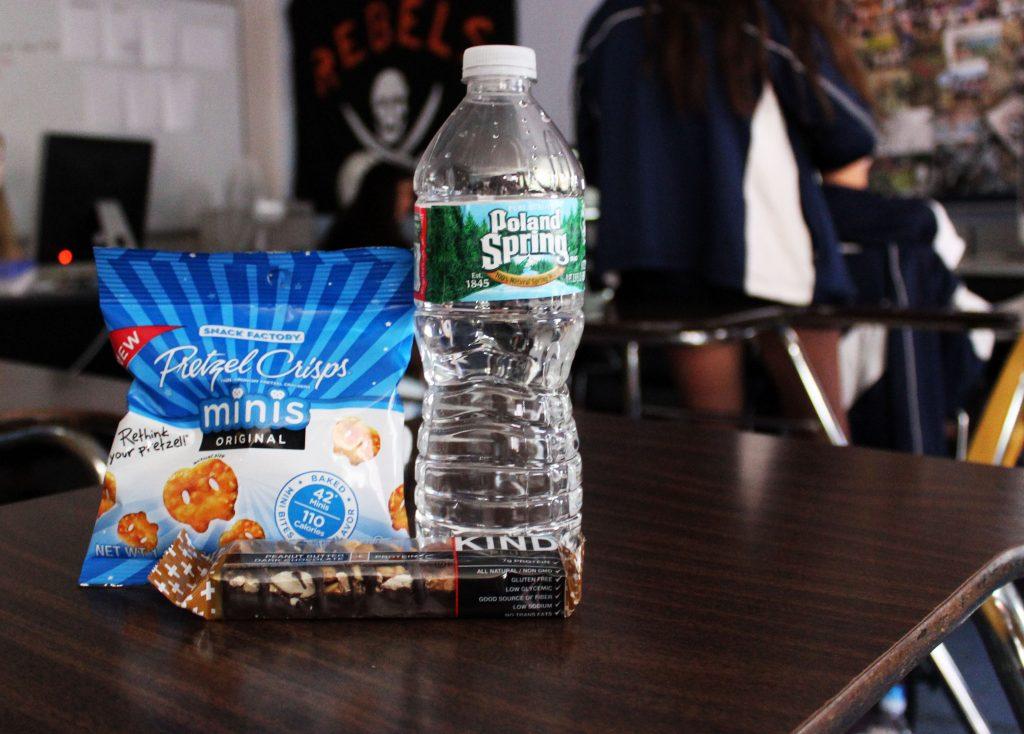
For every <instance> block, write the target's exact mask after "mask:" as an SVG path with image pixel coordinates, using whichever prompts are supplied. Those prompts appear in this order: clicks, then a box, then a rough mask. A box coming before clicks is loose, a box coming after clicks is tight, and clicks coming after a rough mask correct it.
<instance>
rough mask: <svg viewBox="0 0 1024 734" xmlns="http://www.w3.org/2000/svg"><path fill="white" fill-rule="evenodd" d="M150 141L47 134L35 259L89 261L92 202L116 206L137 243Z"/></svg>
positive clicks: (94, 228) (96, 226) (94, 222)
mask: <svg viewBox="0 0 1024 734" xmlns="http://www.w3.org/2000/svg"><path fill="white" fill-rule="evenodd" d="M152 167H153V143H152V142H151V141H149V140H137V139H136V140H129V139H122V138H99V137H84V136H78V135H59V134H53V133H51V134H48V135H46V137H45V139H44V141H43V176H42V182H41V193H40V197H39V228H38V230H37V231H38V238H37V242H38V247H37V248H36V253H37V258H38V260H39V262H40V263H42V264H61V265H68V264H70V263H72V262H76V263H77V262H83V261H91V260H92V248H93V245H94V244H95V240H96V235H97V234H98V233H99V232H100V229H101V226H100V222H99V220H98V218H97V207H96V205H97V202H101V201H116V202H118V203H119V204H120V205H121V209H122V210H123V212H124V215H125V218H126V219H127V220H128V226H129V228H130V229H131V232H132V235H133V236H134V237H135V241H136V242H137V243H140V244H141V243H142V241H143V235H144V234H145V229H146V204H147V201H148V198H149V177H150V171H151V170H152Z"/></svg>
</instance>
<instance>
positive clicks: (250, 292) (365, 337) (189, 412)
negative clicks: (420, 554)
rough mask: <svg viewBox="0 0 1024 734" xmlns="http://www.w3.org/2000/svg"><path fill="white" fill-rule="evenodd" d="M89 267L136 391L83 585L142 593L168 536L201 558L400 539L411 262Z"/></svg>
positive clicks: (337, 259) (148, 255)
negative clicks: (247, 547)
mask: <svg viewBox="0 0 1024 734" xmlns="http://www.w3.org/2000/svg"><path fill="white" fill-rule="evenodd" d="M96 268H97V275H98V278H99V288H100V306H101V308H102V310H103V316H104V319H105V320H106V323H107V329H108V330H109V332H110V339H111V343H112V344H113V347H114V355H115V357H116V358H117V360H118V362H119V363H120V364H121V365H123V366H124V367H126V368H127V369H128V371H129V372H131V374H132V376H133V377H134V381H133V382H132V385H131V387H130V388H129V390H128V414H127V415H126V416H125V417H124V419H123V420H122V421H121V424H120V425H119V426H118V429H117V434H116V435H115V437H114V442H113V445H112V446H111V449H110V456H109V459H108V465H107V466H108V472H107V476H106V479H105V481H104V482H103V491H102V499H101V501H100V505H99V511H98V513H97V514H98V517H97V519H96V527H95V530H94V532H93V535H92V539H91V540H90V542H89V548H88V551H87V553H86V558H85V563H84V565H83V567H82V574H81V577H80V579H79V582H80V583H81V584H82V585H85V586H93V585H97V586H124V585H132V584H144V583H145V582H146V575H147V574H148V573H149V571H150V569H151V568H152V567H153V565H154V563H155V562H156V560H157V558H159V557H160V555H161V554H162V553H163V552H164V551H165V550H166V549H167V547H168V546H169V545H170V544H171V543H172V542H173V541H174V539H175V538H176V537H177V536H178V534H179V532H180V531H182V530H185V531H186V532H187V533H188V535H189V538H190V539H191V542H192V543H193V544H194V545H195V547H196V548H198V549H199V550H201V551H203V552H206V553H212V552H213V551H216V550H217V549H218V548H219V547H222V546H226V545H228V544H229V543H231V542H232V541H236V540H258V539H263V538H266V539H268V540H292V541H298V540H306V539H309V540H329V539H345V538H351V539H352V540H354V541H361V542H371V543H372V542H375V541H380V540H384V539H390V538H408V537H409V533H408V522H407V518H406V517H405V502H404V488H403V484H402V482H403V467H404V464H405V459H406V456H407V455H408V453H409V451H410V450H411V434H409V433H408V432H407V431H406V429H405V426H404V421H403V412H402V405H401V401H400V400H399V398H398V395H397V392H396V390H397V386H398V381H399V379H401V377H402V375H403V374H404V372H405V369H406V367H407V366H408V363H409V353H410V350H411V347H412V291H413V287H412V255H411V254H410V253H409V252H406V251H403V250H398V249H391V248H374V249H361V250H346V251H342V252H331V253H319V252H318V253H245V254H241V253H237V254H236V253H232V254H214V255H206V254H190V253H172V252H153V251H144V250H119V249H97V250H96Z"/></svg>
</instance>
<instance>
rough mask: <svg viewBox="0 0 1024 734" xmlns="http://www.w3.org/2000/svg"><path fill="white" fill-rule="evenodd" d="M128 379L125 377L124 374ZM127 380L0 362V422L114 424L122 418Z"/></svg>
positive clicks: (19, 363) (22, 363)
mask: <svg viewBox="0 0 1024 734" xmlns="http://www.w3.org/2000/svg"><path fill="white" fill-rule="evenodd" d="M126 375H127V373H126ZM127 389H128V380H127V379H116V378H113V377H95V376H91V375H76V376H72V375H69V374H68V373H67V372H65V371H64V370H57V369H52V368H47V367H39V366H37V365H30V364H27V363H24V362H12V361H9V360H2V359H0V421H16V420H22V419H24V420H30V421H33V422H39V421H41V420H48V419H51V418H52V419H54V420H71V421H76V420H81V419H82V417H83V416H91V417H93V418H95V419H97V420H108V421H109V420H113V421H114V426H116V425H117V421H119V420H120V419H121V416H123V415H124V411H125V408H126V404H125V392H126V391H127Z"/></svg>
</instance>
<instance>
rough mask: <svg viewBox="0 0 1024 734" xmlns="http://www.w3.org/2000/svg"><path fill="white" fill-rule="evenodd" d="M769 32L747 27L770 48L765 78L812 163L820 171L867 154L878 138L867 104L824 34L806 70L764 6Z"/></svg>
mask: <svg viewBox="0 0 1024 734" xmlns="http://www.w3.org/2000/svg"><path fill="white" fill-rule="evenodd" d="M767 19H768V24H767V26H768V28H767V34H765V33H763V32H762V31H760V29H757V28H754V27H750V28H749V29H748V32H749V33H751V34H752V35H755V36H757V37H758V38H759V39H760V40H761V42H762V43H763V44H764V46H765V49H766V51H767V52H768V65H769V77H770V79H771V83H772V86H773V88H774V89H775V93H776V95H778V97H779V103H780V104H781V105H782V108H783V110H784V111H785V113H786V115H787V117H788V118H789V120H790V122H791V123H793V124H795V125H796V126H797V127H799V128H800V130H801V131H802V133H803V140H804V143H805V144H806V146H807V149H808V152H809V154H810V156H811V158H812V160H813V161H814V164H815V165H816V166H817V167H818V168H819V169H820V170H822V171H830V170H833V169H836V168H841V167H843V166H845V165H847V164H849V163H851V162H852V161H855V160H858V159H859V158H863V157H864V156H867V155H870V154H871V153H872V151H873V150H874V147H875V145H876V143H877V141H878V133H877V129H876V127H875V120H874V118H873V116H872V114H871V111H870V108H869V106H868V105H867V103H865V102H864V100H863V99H861V98H860V96H859V95H858V94H857V92H856V91H855V90H854V88H853V86H852V85H851V84H850V83H849V81H848V80H847V79H846V78H845V77H844V76H843V75H842V73H840V71H839V68H838V66H837V64H836V62H835V58H834V55H833V53H832V50H831V49H830V48H829V47H828V45H827V44H826V42H825V39H824V38H821V37H820V36H819V37H818V38H817V39H816V40H815V49H816V53H815V60H816V62H817V66H818V68H817V70H816V72H815V74H814V76H813V78H812V75H811V73H810V71H809V70H808V69H807V67H805V66H804V64H803V63H801V61H800V60H799V58H798V57H797V55H796V53H794V52H793V50H792V48H791V47H790V42H789V37H788V34H787V32H786V27H785V24H784V23H783V21H782V19H781V17H780V16H779V15H778V13H777V12H775V11H774V9H772V8H771V7H770V6H769V7H768V8H767Z"/></svg>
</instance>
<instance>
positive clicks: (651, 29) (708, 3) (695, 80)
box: [646, 0, 871, 116]
mask: <svg viewBox="0 0 1024 734" xmlns="http://www.w3.org/2000/svg"><path fill="white" fill-rule="evenodd" d="M772 4H773V5H774V6H775V8H776V9H777V10H778V12H779V14H780V15H781V16H782V18H783V21H784V22H785V24H786V30H787V33H788V35H789V45H790V49H791V50H792V51H793V53H794V54H795V55H796V57H797V59H798V60H799V61H800V63H801V64H803V66H804V67H805V68H806V70H807V74H808V76H809V78H811V79H813V78H815V77H816V75H817V71H818V66H819V64H818V51H819V49H818V48H817V45H818V44H819V43H820V42H821V41H824V43H825V44H826V45H827V46H828V47H829V49H830V51H831V53H832V57H833V59H834V60H835V62H836V64H837V66H838V67H839V71H840V73H842V74H843V76H844V77H845V78H846V80H847V81H848V82H849V83H850V84H851V85H852V86H853V88H854V89H855V90H856V91H857V92H858V94H860V95H861V97H862V98H863V99H864V100H865V101H866V102H867V103H868V104H871V96H870V92H869V90H868V86H867V79H866V76H865V74H864V70H863V67H862V66H861V64H860V62H859V60H858V59H857V56H856V53H855V52H854V49H853V47H852V46H851V45H850V43H849V42H848V41H847V40H846V39H845V38H844V37H843V36H842V35H841V34H840V33H839V31H838V29H837V27H836V22H837V20H838V18H837V15H836V12H837V11H836V4H835V0H772ZM704 23H708V24H709V26H710V27H711V28H713V29H714V32H715V34H716V39H717V42H716V47H717V51H718V63H719V66H720V67H721V73H722V76H723V79H724V81H725V86H726V92H727V96H728V98H729V102H730V104H731V105H732V107H733V109H734V110H735V111H736V112H737V113H738V114H741V115H744V116H750V115H751V114H753V112H754V107H755V106H756V104H757V94H758V90H759V89H760V87H761V84H762V83H763V82H764V80H765V79H766V78H767V76H768V51H767V48H766V46H765V43H764V39H765V38H768V37H769V33H768V21H767V18H766V17H765V12H764V9H763V0H648V2H647V6H646V24H647V34H648V41H649V45H650V47H651V49H652V53H651V59H650V60H651V65H652V66H653V67H654V70H655V71H656V72H657V73H658V74H659V76H660V77H661V78H662V80H663V81H664V83H665V84H666V86H667V87H668V90H669V93H670V94H671V96H672V99H673V101H674V102H675V104H676V106H677V107H678V108H679V109H681V110H682V109H693V108H700V107H702V106H703V104H704V95H705V92H706V88H707V78H708V69H707V64H706V62H705V59H704V55H703V54H702V52H701V28H702V24H704ZM813 88H814V90H815V94H816V95H818V98H819V101H820V102H821V104H822V105H823V106H824V107H825V109H826V110H830V109H831V108H830V107H829V105H828V101H827V100H826V99H825V98H824V97H823V95H822V93H821V91H820V90H819V89H818V87H817V85H814V87H813Z"/></svg>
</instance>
